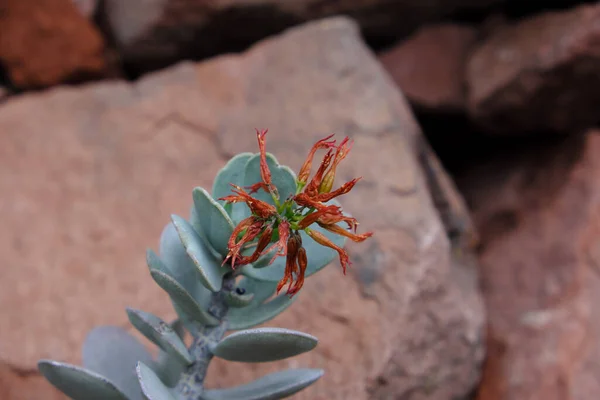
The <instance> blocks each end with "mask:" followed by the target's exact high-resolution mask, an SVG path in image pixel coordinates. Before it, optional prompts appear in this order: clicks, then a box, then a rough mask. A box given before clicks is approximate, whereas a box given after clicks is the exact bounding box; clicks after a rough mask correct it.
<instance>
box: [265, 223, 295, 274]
mask: <svg viewBox="0 0 600 400" xmlns="http://www.w3.org/2000/svg"><path fill="white" fill-rule="evenodd" d="M277 232H278V233H279V240H277V242H275V244H273V246H271V247H269V248H268V249H267V250H266V251H265V254H268V253H270V252H271V251H272V249H273V248H277V251H276V252H275V254H274V255H273V258H271V261H269V265H270V264H272V263H273V261H275V259H276V258H277V257H279V256H281V257H283V256H285V255H286V254H287V251H288V249H287V243H288V239H289V237H290V223H289V222H288V221H286V220H283V221H281V222H280V223H279V228H278V231H277Z"/></svg>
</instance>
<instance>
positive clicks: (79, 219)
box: [0, 0, 600, 400]
mask: <svg viewBox="0 0 600 400" xmlns="http://www.w3.org/2000/svg"><path fill="white" fill-rule="evenodd" d="M599 109H600V3H598V2H593V1H585V2H584V1H573V0H547V1H536V0H435V1H433V0H428V1H425V0H396V1H392V0H369V1H366V0H339V1H333V0H293V1H275V0H263V1H251V0H0V221H1V222H2V227H1V228H0V257H1V258H0V259H1V260H2V264H3V265H2V267H1V269H0V307H1V312H0V398H1V399H11V400H12V399H18V400H22V399H27V400H29V399H36V400H37V399H62V398H63V397H62V396H61V395H60V394H59V393H57V392H56V391H55V390H54V389H53V388H52V387H51V386H50V385H49V384H48V383H46V381H44V380H43V379H42V378H40V377H39V375H38V374H37V371H36V361H37V360H38V359H39V358H43V357H48V358H54V359H58V360H62V361H67V362H72V363H79V362H80V351H79V346H80V345H81V343H82V342H83V339H84V338H85V334H86V332H87V331H89V330H90V329H91V328H92V327H93V326H96V325H99V324H115V325H120V326H127V325H128V322H127V318H126V315H125V312H124V307H125V306H133V307H140V308H143V309H144V310H148V311H151V312H154V313H156V314H158V315H161V316H162V317H164V318H169V317H172V316H173V311H172V310H171V308H170V303H169V302H168V301H167V300H166V296H165V295H164V293H162V292H161V291H160V290H159V289H158V288H157V287H156V286H155V285H154V283H153V282H152V280H151V279H150V278H149V276H148V273H147V268H146V266H145V263H144V261H145V260H144V251H145V249H146V248H147V247H152V248H154V249H156V248H157V242H158V237H159V235H160V231H161V230H162V227H163V226H164V224H165V223H167V221H168V218H169V215H170V214H171V213H177V214H179V215H184V216H185V215H187V210H188V207H189V204H190V202H191V189H192V188H193V187H194V186H204V187H210V185H211V181H212V178H213V177H214V174H215V173H216V172H217V171H218V169H219V168H221V167H222V165H223V164H224V163H225V162H226V160H227V159H228V158H229V157H231V156H232V155H234V154H235V153H237V152H240V151H256V145H255V136H254V128H255V127H258V128H269V129H270V132H271V133H270V138H269V150H270V151H272V152H273V153H275V154H276V155H277V156H278V158H279V159H280V160H284V162H285V163H286V164H289V165H291V166H292V167H293V168H296V169H297V168H298V167H299V166H300V165H301V162H302V159H303V157H304V154H305V153H306V151H307V150H308V149H309V148H310V145H311V143H312V142H314V140H316V139H318V138H320V137H323V136H326V135H328V134H329V133H337V134H338V135H340V136H342V135H349V136H351V137H352V138H354V139H355V141H356V145H355V146H354V149H353V151H352V154H351V155H350V159H351V160H352V161H351V162H348V163H347V165H343V167H344V168H343V169H341V170H340V174H341V175H342V179H347V178H348V179H349V178H351V177H354V176H357V175H362V176H363V177H364V180H363V181H361V183H360V184H359V185H357V187H356V189H355V190H354V191H353V194H351V195H349V196H348V198H347V199H343V200H345V201H344V203H343V204H344V206H345V207H346V208H347V209H349V211H350V212H352V213H353V214H355V215H356V216H357V217H359V218H360V221H361V222H362V225H363V226H364V227H365V228H366V229H369V230H375V232H376V234H375V236H374V237H373V240H372V241H371V242H366V244H363V245H360V246H351V247H350V250H351V251H352V258H353V259H354V260H355V262H354V264H353V266H352V268H351V273H349V274H348V275H347V276H346V277H344V276H343V275H342V274H341V272H340V271H339V267H338V266H336V265H335V264H334V265H332V266H330V267H328V268H327V269H326V270H325V271H324V272H322V273H320V274H318V275H316V276H315V277H314V278H313V279H310V280H308V282H307V284H306V286H305V289H304V290H303V293H301V294H300V299H299V301H298V302H297V303H296V305H294V306H293V307H292V308H291V309H290V310H289V311H287V312H286V313H284V314H283V315H281V316H280V317H278V318H277V319H276V320H274V321H272V322H270V323H269V325H275V326H283V327H288V328H292V329H300V330H304V331H306V332H309V333H311V334H314V335H316V336H317V337H319V339H320V344H319V346H318V347H317V349H316V350H315V351H313V352H312V353H311V354H308V355H303V356H301V357H298V358H297V359H294V360H291V361H287V362H281V363H274V364H273V365H264V366H263V365H261V366H247V365H237V364H232V363H219V362H215V364H214V365H213V366H212V367H211V368H212V369H211V372H210V375H209V376H210V378H209V379H210V383H211V384H212V385H213V386H215V387H217V386H224V385H233V384H238V383H242V382H245V381H248V380H250V379H253V378H256V377H258V376H260V375H262V374H264V373H266V372H267V371H271V370H274V369H279V368H281V367H282V366H309V367H321V368H325V369H326V375H325V376H324V377H323V378H322V379H321V380H320V381H319V382H318V383H317V384H316V385H314V387H311V388H310V389H308V390H306V391H303V392H301V393H299V394H298V395H296V396H295V397H294V398H296V399H322V400H325V399H327V400H330V399H357V400H362V399H386V400H387V399H403V400H404V399H406V400H421V399H432V400H457V399H461V400H462V399H465V400H466V399H475V400H513V399H515V400H520V399H526V400H588V399H589V400H595V399H597V398H598V396H599V394H600V379H598V377H599V376H600V311H595V305H596V304H598V302H599V301H600V294H599V293H600V275H599V274H600V131H599V130H598V129H597V125H598V122H599V121H600V113H599V112H598V110H599Z"/></svg>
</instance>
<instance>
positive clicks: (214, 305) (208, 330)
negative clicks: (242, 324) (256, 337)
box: [175, 275, 235, 400]
mask: <svg viewBox="0 0 600 400" xmlns="http://www.w3.org/2000/svg"><path fill="white" fill-rule="evenodd" d="M234 284H235V278H234V277H233V276H229V275H226V276H225V277H224V278H223V288H222V289H221V290H220V291H218V292H216V293H213V296H212V299H211V305H210V307H209V310H208V311H209V312H210V313H211V314H212V315H213V316H214V317H216V318H218V319H219V321H220V323H219V325H217V326H203V325H198V326H197V328H196V329H194V330H192V332H191V333H192V336H193V342H192V345H191V346H190V348H189V351H190V354H191V355H192V357H193V358H194V360H196V361H194V363H193V364H192V365H190V366H189V367H188V368H187V370H186V371H185V372H183V374H181V378H179V382H178V383H177V386H176V387H175V391H176V392H177V393H178V395H179V398H180V399H181V400H199V399H202V394H203V393H204V379H205V378H206V372H207V371H208V365H209V364H210V361H211V360H212V358H213V353H212V350H211V349H212V347H213V346H215V345H216V344H217V343H218V342H219V341H220V340H221V339H222V338H223V336H224V335H225V332H226V331H227V321H225V320H223V318H224V317H225V314H227V310H228V309H229V307H228V306H227V304H226V303H225V293H226V292H228V291H231V290H232V289H233V286H234Z"/></svg>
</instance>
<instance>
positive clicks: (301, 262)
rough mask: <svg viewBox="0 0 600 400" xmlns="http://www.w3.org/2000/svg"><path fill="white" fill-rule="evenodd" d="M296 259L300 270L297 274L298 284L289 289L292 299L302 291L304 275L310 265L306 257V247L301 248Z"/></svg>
mask: <svg viewBox="0 0 600 400" xmlns="http://www.w3.org/2000/svg"><path fill="white" fill-rule="evenodd" d="M296 259H297V261H298V267H299V270H298V271H297V272H296V282H294V285H293V286H291V287H288V291H287V294H288V295H289V296H290V297H292V296H294V295H295V294H296V293H298V292H299V291H300V289H302V286H304V273H305V272H306V266H307V265H308V259H307V257H306V250H304V247H300V248H299V249H298V256H297V257H296Z"/></svg>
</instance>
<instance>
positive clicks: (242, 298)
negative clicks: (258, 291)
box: [224, 289, 254, 308]
mask: <svg viewBox="0 0 600 400" xmlns="http://www.w3.org/2000/svg"><path fill="white" fill-rule="evenodd" d="M252 299H254V293H243V294H240V293H238V292H237V291H236V289H234V290H231V291H229V292H226V293H225V298H224V300H225V303H226V304H227V305H228V306H229V307H232V308H242V307H248V306H249V305H250V304H252Z"/></svg>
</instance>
